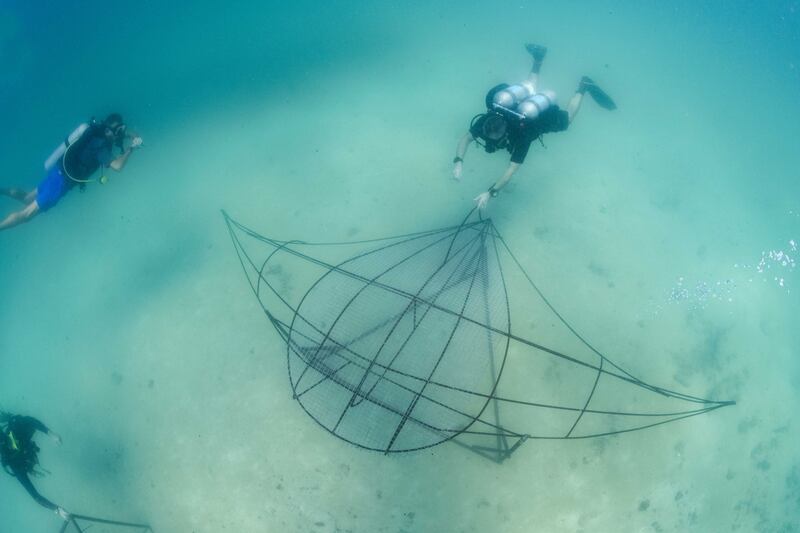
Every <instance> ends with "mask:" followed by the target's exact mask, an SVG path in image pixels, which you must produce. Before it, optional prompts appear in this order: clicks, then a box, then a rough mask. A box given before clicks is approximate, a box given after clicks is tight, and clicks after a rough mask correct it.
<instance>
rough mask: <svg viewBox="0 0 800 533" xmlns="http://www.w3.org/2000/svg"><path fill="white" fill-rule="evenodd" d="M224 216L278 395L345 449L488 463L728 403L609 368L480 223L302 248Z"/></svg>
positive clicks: (485, 224) (491, 230)
mask: <svg viewBox="0 0 800 533" xmlns="http://www.w3.org/2000/svg"><path fill="white" fill-rule="evenodd" d="M223 214H224V213H223ZM224 215H225V220H226V223H227V225H228V229H229V232H230V236H231V239H232V241H233V244H234V246H235V248H236V251H237V254H238V256H239V259H240V262H241V264H242V267H243V269H244V272H245V274H246V276H247V279H248V281H249V283H250V286H251V288H252V289H253V292H254V293H255V295H256V297H257V298H258V300H259V302H260V304H261V307H262V309H263V311H264V313H265V314H266V316H267V317H268V319H269V320H270V322H271V323H272V325H273V326H274V327H275V329H276V331H277V332H278V334H279V335H280V336H281V337H282V338H283V340H284V341H285V344H286V348H287V358H288V371H289V380H290V383H291V387H292V391H293V395H294V398H295V399H297V401H298V402H299V403H300V405H301V406H302V407H303V409H304V410H305V411H306V412H307V413H308V414H309V415H310V416H311V417H312V418H313V419H314V420H315V421H316V422H317V423H319V424H320V425H321V426H322V427H324V428H325V429H327V430H328V431H330V432H331V433H333V434H334V435H336V436H337V437H339V438H341V439H343V440H345V441H347V442H350V443H352V444H355V445H357V446H361V447H364V448H368V449H371V450H378V451H382V452H386V453H390V452H406V451H411V450H419V449H422V448H428V447H431V446H435V445H437V444H440V443H441V442H444V441H447V440H451V439H454V438H456V437H457V439H456V442H457V443H459V444H461V445H463V446H467V447H469V448H470V449H472V450H473V451H476V452H478V453H481V454H482V455H486V456H487V457H490V458H492V459H495V460H498V461H501V460H503V459H505V458H507V457H508V456H509V455H510V454H511V453H512V452H513V451H514V450H515V449H516V448H517V446H519V445H520V444H521V443H522V442H524V441H525V440H526V439H528V438H548V439H556V438H561V439H563V438H587V437H594V436H600V435H609V434H616V433H622V432H627V431H633V430H637V429H644V428H646V427H651V426H654V425H658V424H663V423H666V422H670V421H673V420H677V419H681V418H686V417H689V416H694V415H697V414H701V413H705V412H707V411H710V410H713V409H717V408H719V407H723V406H725V405H730V404H731V403H732V402H720V401H712V400H706V399H703V398H698V397H694V396H690V395H687V394H682V393H678V392H674V391H670V390H666V389H663V388H660V387H656V386H653V385H649V384H647V383H645V382H643V381H641V380H639V379H637V378H635V377H634V376H633V375H631V374H629V373H628V372H626V371H624V370H623V369H622V368H620V367H619V366H617V365H615V364H614V363H612V362H611V361H610V360H609V359H608V358H607V357H605V356H604V355H603V354H601V353H600V352H599V351H598V350H596V349H595V348H594V347H593V346H592V345H591V344H590V343H589V342H587V341H586V340H585V339H584V338H583V337H581V336H580V334H578V332H577V331H575V330H574V329H573V328H572V326H571V325H570V324H569V323H568V322H566V321H565V320H564V319H563V318H562V317H561V315H560V314H559V313H558V312H557V311H556V310H555V309H554V308H553V306H552V305H551V304H550V302H549V301H548V300H547V299H546V298H545V296H544V295H543V294H542V292H541V291H540V290H539V288H538V287H537V286H536V284H535V283H534V282H533V280H532V279H531V277H530V276H529V275H528V273H527V272H526V271H525V269H523V268H522V265H521V264H520V263H519V261H518V260H517V258H516V257H515V256H514V254H513V253H512V252H511V250H510V249H509V248H508V246H507V245H506V243H505V241H504V240H503V238H502V236H501V235H500V234H499V232H498V231H497V228H496V227H495V226H494V224H493V223H492V222H491V220H489V219H486V220H473V221H471V222H470V221H467V220H465V222H464V223H462V224H461V225H458V226H453V227H448V228H442V229H437V230H432V231H426V232H420V233H414V234H408V235H403V236H398V237H388V238H383V239H375V240H368V241H356V242H348V243H308V242H302V241H279V240H275V239H272V238H269V237H265V236H263V235H260V234H258V233H256V232H254V231H252V230H250V229H248V228H247V227H245V226H243V225H241V224H239V223H238V222H236V221H235V220H233V219H231V218H230V217H229V216H228V215H227V214H224ZM468 219H469V217H468ZM512 323H513V324H518V323H519V324H520V325H524V326H525V327H527V328H528V329H531V330H532V331H533V332H534V334H535V335H534V338H535V340H531V339H528V338H525V337H523V336H521V335H520V334H518V333H517V329H522V328H521V327H520V326H517V329H515V328H512ZM512 427H513V428H515V429H514V430H512V429H509V428H512Z"/></svg>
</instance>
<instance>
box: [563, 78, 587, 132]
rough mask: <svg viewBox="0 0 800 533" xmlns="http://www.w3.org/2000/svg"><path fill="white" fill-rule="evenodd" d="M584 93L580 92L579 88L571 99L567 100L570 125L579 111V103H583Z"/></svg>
mask: <svg viewBox="0 0 800 533" xmlns="http://www.w3.org/2000/svg"><path fill="white" fill-rule="evenodd" d="M584 93H585V91H582V90H581V88H580V87H578V90H577V91H575V94H573V95H572V98H570V99H569V104H567V113H568V114H569V123H570V124H572V121H573V120H574V119H575V116H576V115H577V114H578V111H580V110H581V103H583V95H584Z"/></svg>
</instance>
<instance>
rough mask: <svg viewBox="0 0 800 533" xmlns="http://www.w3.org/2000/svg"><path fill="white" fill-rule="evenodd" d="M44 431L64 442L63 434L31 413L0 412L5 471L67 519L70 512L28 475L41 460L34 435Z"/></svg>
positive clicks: (0, 448) (1, 457)
mask: <svg viewBox="0 0 800 533" xmlns="http://www.w3.org/2000/svg"><path fill="white" fill-rule="evenodd" d="M37 431H41V432H42V433H44V434H45V435H48V436H49V437H50V438H52V439H53V441H55V443H56V444H58V445H61V437H60V436H58V434H57V433H54V432H53V431H51V430H49V429H48V428H47V426H45V425H44V424H42V423H41V422H40V421H38V420H37V419H35V418H33V417H31V416H20V415H12V414H10V413H0V461H1V462H2V464H3V468H4V469H5V471H6V472H7V473H8V474H10V475H12V476H14V477H15V478H17V480H18V481H19V482H20V483H21V484H22V486H23V487H25V490H27V491H28V494H30V495H31V496H32V497H33V499H34V500H36V502H37V503H38V504H39V505H41V506H43V507H46V508H48V509H50V510H51V511H53V512H55V513H56V514H57V515H58V516H60V517H61V518H62V519H64V520H65V521H68V520H70V514H69V513H68V512H67V511H65V510H64V509H62V508H61V507H59V506H58V505H56V504H54V503H53V502H51V501H50V500H48V499H47V498H45V497H44V496H42V495H41V494H39V492H38V491H37V490H36V488H35V487H34V486H33V483H31V480H30V477H29V475H30V474H31V473H34V472H35V468H36V467H37V466H38V464H39V458H38V454H39V447H38V446H37V445H36V443H35V442H33V435H34V433H36V432H37Z"/></svg>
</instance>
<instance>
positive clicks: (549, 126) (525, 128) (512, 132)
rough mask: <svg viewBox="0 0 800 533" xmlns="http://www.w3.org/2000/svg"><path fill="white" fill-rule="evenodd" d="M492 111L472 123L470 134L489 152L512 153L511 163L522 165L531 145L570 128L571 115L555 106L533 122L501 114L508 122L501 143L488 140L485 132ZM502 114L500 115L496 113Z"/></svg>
mask: <svg viewBox="0 0 800 533" xmlns="http://www.w3.org/2000/svg"><path fill="white" fill-rule="evenodd" d="M492 113H496V112H494V111H490V112H489V113H486V114H485V115H481V116H480V117H478V118H477V120H475V121H474V122H473V123H472V126H471V127H470V129H469V132H470V133H471V134H472V136H473V137H475V138H476V139H481V140H482V141H483V142H484V144H485V146H486V151H487V152H494V151H495V150H499V149H503V148H505V149H506V150H508V151H509V152H510V153H511V162H512V163H517V164H520V165H521V164H522V163H523V162H524V161H525V157H526V156H527V155H528V150H529V149H530V147H531V143H532V142H533V141H535V140H536V139H538V138H539V137H541V136H542V135H544V134H545V133H555V132H558V131H564V130H566V129H567V128H568V127H569V113H567V112H566V111H564V110H562V109H561V108H559V107H558V106H557V105H553V106H550V107H548V108H547V109H545V110H544V111H543V112H542V113H541V114H540V115H539V116H538V117H536V118H535V119H533V120H527V119H526V120H522V119H519V118H517V117H513V116H508V115H505V114H501V116H502V117H503V119H504V120H505V121H506V132H507V135H506V137H504V138H503V139H501V140H500V142H496V141H492V140H490V139H487V138H486V136H485V134H484V132H483V124H484V122H485V121H486V119H487V118H488V117H489V116H490V114H492ZM496 114H500V113H496Z"/></svg>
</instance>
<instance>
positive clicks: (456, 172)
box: [453, 161, 464, 181]
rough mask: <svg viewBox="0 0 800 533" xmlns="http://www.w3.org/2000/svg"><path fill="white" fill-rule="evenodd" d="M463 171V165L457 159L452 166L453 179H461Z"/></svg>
mask: <svg viewBox="0 0 800 533" xmlns="http://www.w3.org/2000/svg"><path fill="white" fill-rule="evenodd" d="M463 171H464V165H463V164H462V163H461V161H458V162H457V163H456V164H455V165H454V166H453V179H454V180H456V181H460V180H461V173H462V172H463Z"/></svg>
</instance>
